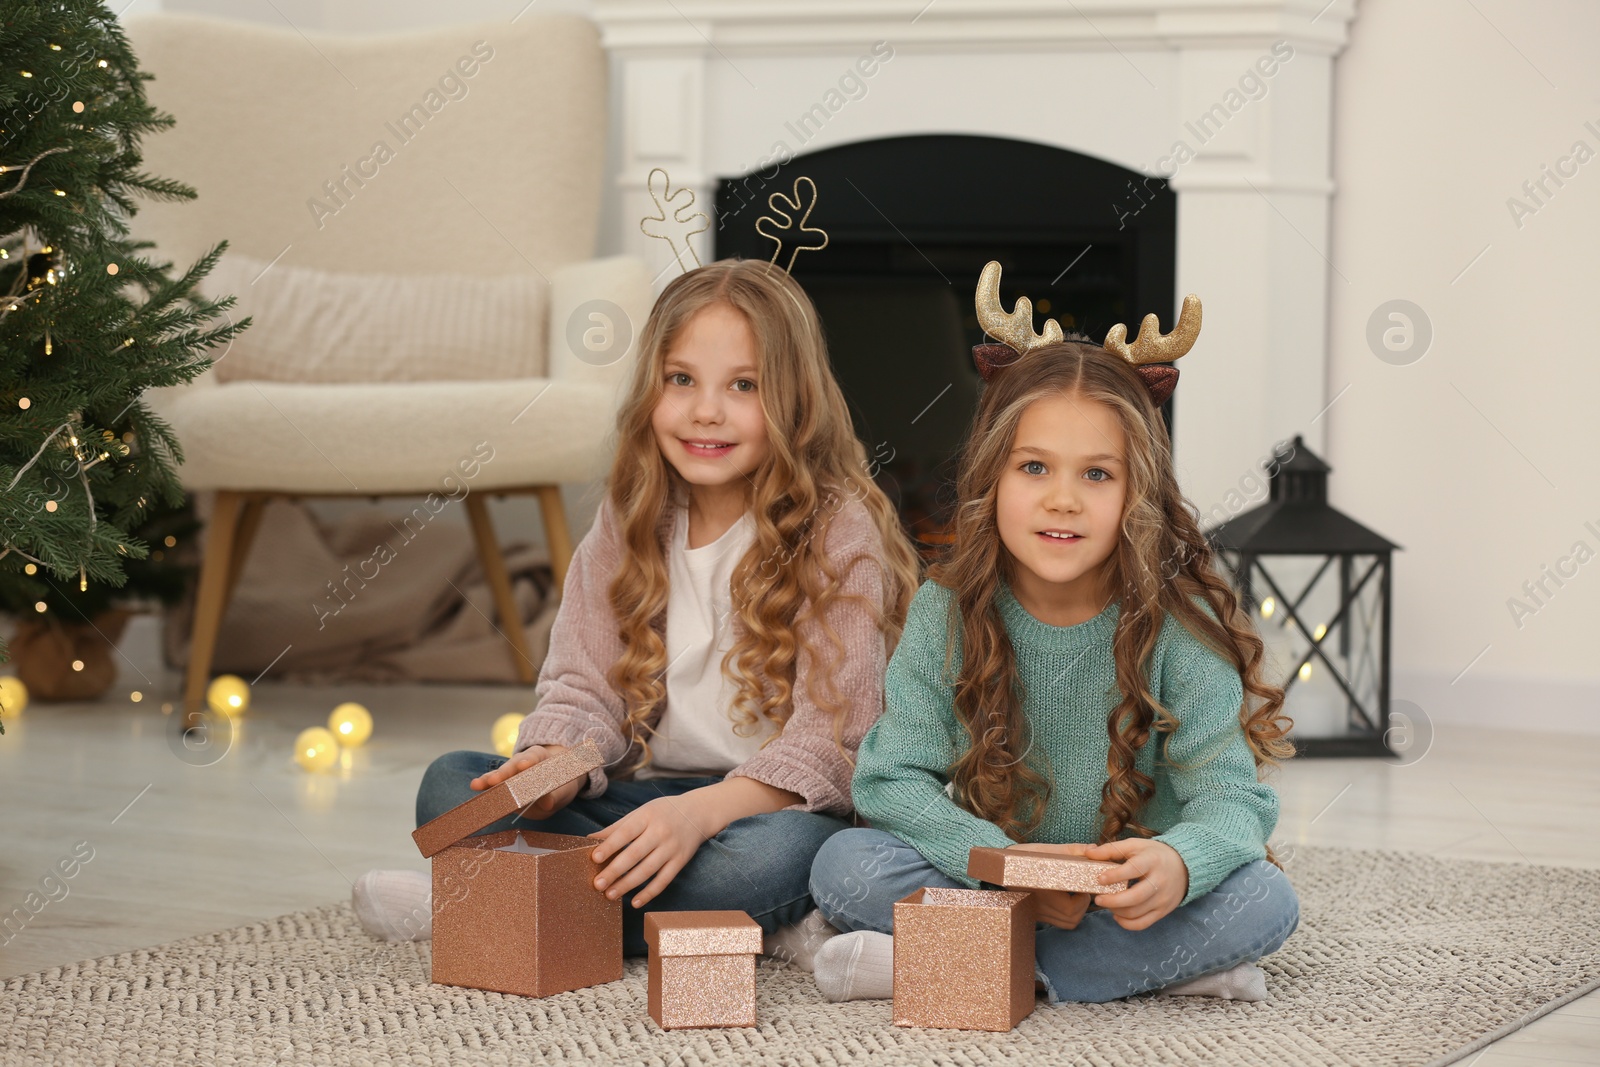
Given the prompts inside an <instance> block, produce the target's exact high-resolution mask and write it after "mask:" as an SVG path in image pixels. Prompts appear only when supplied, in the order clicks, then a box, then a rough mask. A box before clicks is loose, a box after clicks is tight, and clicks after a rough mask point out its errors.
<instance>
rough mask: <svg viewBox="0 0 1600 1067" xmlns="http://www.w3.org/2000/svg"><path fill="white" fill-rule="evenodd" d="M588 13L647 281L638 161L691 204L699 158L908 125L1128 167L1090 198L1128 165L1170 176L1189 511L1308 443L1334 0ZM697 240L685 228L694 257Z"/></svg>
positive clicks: (718, 7) (1315, 437) (1339, 13)
mask: <svg viewBox="0 0 1600 1067" xmlns="http://www.w3.org/2000/svg"><path fill="white" fill-rule="evenodd" d="M1319 8H1321V10H1320V11H1319ZM593 14H594V18H595V20H596V21H597V22H598V23H599V24H600V26H601V27H602V32H603V35H604V40H605V43H606V46H607V48H608V50H609V51H610V53H611V55H612V57H613V62H614V71H613V85H614V87H615V90H616V92H617V93H618V94H619V98H618V100H617V102H616V105H615V108H616V113H617V114H618V115H619V117H620V123H619V130H618V133H617V138H618V141H617V145H616V152H615V164H616V170H615V182H616V187H617V196H618V202H619V208H618V211H619V215H620V218H621V219H623V220H624V222H623V224H622V242H623V247H624V250H626V251H631V252H636V253H637V254H639V255H642V256H644V257H646V258H647V259H648V260H650V261H651V262H653V263H655V264H656V265H657V266H658V267H659V268H661V269H662V270H663V271H664V273H663V275H662V282H663V283H664V281H665V279H666V278H667V277H670V273H665V272H666V270H667V268H668V267H669V266H670V264H671V258H670V257H671V253H670V251H669V250H668V248H667V247H666V245H665V244H664V243H663V242H660V241H655V240H652V239H650V238H647V237H645V236H644V235H643V234H641V233H640V232H639V231H638V229H637V228H636V227H635V226H634V225H633V224H632V220H637V219H639V218H640V217H642V216H643V215H645V214H647V213H649V210H650V200H649V196H648V193H647V192H646V190H645V181H646V178H647V175H648V173H649V172H650V170H651V169H652V168H653V167H664V168H666V170H667V171H668V172H669V173H670V174H671V176H672V181H673V184H674V185H675V186H678V185H684V186H688V187H690V188H693V189H695V190H696V193H697V196H698V198H699V203H700V205H701V206H702V207H704V208H706V210H707V212H708V214H709V213H710V205H711V203H712V192H713V189H714V187H715V185H716V182H717V180H718V179H720V178H729V177H734V176H738V175H743V174H747V173H750V172H752V171H759V170H761V169H763V168H769V167H771V165H772V164H773V163H775V162H781V161H782V160H783V159H784V158H785V153H787V154H789V155H793V156H802V155H803V154H805V153H807V152H811V151H815V150H817V149H821V148H828V147H833V146H837V145H843V144H849V143H853V142H859V141H867V140H875V139H878V138H883V137H892V136H897V135H903V134H925V133H962V134H984V135H989V136H995V137H1009V138H1015V139H1018V140H1023V141H1031V142H1036V143H1040V144H1046V145H1053V146H1057V147H1061V148H1067V149H1072V150H1074V151H1076V152H1080V153H1084V154H1086V155H1090V156H1094V157H1097V158H1100V159H1103V160H1106V161H1109V162H1112V163H1115V164H1118V165H1120V166H1122V167H1125V168H1127V169H1128V170H1129V171H1131V172H1134V173H1133V174H1130V184H1129V187H1128V193H1127V196H1126V197H1125V198H1124V200H1123V201H1122V202H1121V203H1120V204H1107V205H1106V212H1107V214H1108V217H1117V215H1118V213H1119V212H1135V211H1137V210H1138V205H1139V204H1140V203H1141V200H1140V198H1139V188H1138V184H1139V183H1138V181H1137V180H1136V179H1137V177H1138V176H1139V175H1150V176H1155V177H1165V178H1168V180H1169V183H1170V186H1171V188H1172V190H1173V191H1174V192H1175V193H1176V195H1177V203H1178V211H1177V278H1176V282H1177V287H1176V291H1177V293H1178V295H1179V296H1180V297H1181V295H1182V294H1184V293H1189V292H1193V293H1198V294H1199V295H1200V297H1201V299H1202V300H1203V302H1204V307H1205V326H1204V330H1203V331H1202V334H1201V341H1200V343H1199V344H1198V345H1197V346H1196V348H1195V350H1194V352H1193V353H1191V354H1190V355H1189V356H1187V357H1185V358H1184V360H1183V361H1182V362H1180V363H1179V364H1178V367H1179V369H1180V371H1181V372H1182V380H1181V383H1180V385H1179V388H1178V392H1177V397H1176V400H1175V428H1174V432H1175V438H1176V439H1175V441H1174V448H1175V451H1176V453H1177V455H1178V460H1179V473H1180V477H1181V478H1182V481H1183V486H1184V490H1185V492H1186V494H1187V495H1188V496H1189V497H1190V498H1191V499H1192V500H1193V501H1194V502H1195V503H1196V504H1197V505H1198V506H1199V507H1200V509H1201V510H1202V512H1206V511H1208V510H1210V509H1212V508H1213V507H1214V506H1215V505H1217V504H1219V503H1220V502H1223V501H1224V500H1226V499H1228V497H1229V493H1230V490H1234V491H1237V490H1238V489H1239V484H1240V481H1241V479H1242V478H1245V477H1246V476H1248V475H1249V474H1250V473H1251V472H1252V470H1253V469H1254V468H1255V467H1257V466H1258V464H1259V463H1261V462H1262V461H1263V460H1265V459H1266V458H1267V457H1268V456H1269V454H1270V449H1271V446H1272V444H1273V443H1274V442H1276V441H1279V440H1283V439H1287V438H1290V437H1292V436H1293V435H1294V434H1296V433H1299V434H1301V435H1303V436H1304V438H1305V439H1306V443H1307V444H1308V445H1309V446H1310V447H1311V448H1312V449H1314V450H1319V451H1320V450H1322V449H1323V448H1324V445H1325V442H1324V439H1323V430H1324V427H1325V426H1326V420H1324V419H1323V418H1322V417H1321V415H1322V412H1323V410H1324V409H1325V407H1326V405H1327V404H1329V402H1330V401H1331V400H1332V399H1333V396H1332V395H1331V394H1330V392H1329V389H1328V384H1327V373H1326V369H1327V356H1328V338H1327V308H1328V289H1329V282H1330V276H1331V274H1332V270H1333V268H1332V266H1331V264H1330V262H1329V259H1328V232H1329V227H1328V214H1329V201H1330V198H1331V197H1332V195H1333V183H1332V180H1331V177H1330V160H1329V145H1330V129H1331V125H1332V118H1333V116H1332V110H1331V109H1332V92H1331V90H1332V69H1333V59H1334V57H1335V56H1336V55H1337V54H1338V52H1339V51H1340V50H1341V49H1342V48H1343V47H1344V45H1345V43H1346V39H1347V28H1348V23H1349V21H1350V20H1351V19H1352V18H1353V17H1354V14H1355V5H1354V2H1353V0H1332V2H1330V3H1328V4H1327V5H1326V6H1325V7H1324V6H1323V4H1322V3H1321V0H1315V2H1300V0H1231V2H1228V0H1219V2H1202V0H1165V2H1155V3H1146V2H1140V0H1082V2H1080V3H1070V2H1065V3H1064V2H1058V0H933V2H932V3H928V2H926V0H671V2H668V0H594V8H593ZM976 162H977V161H975V163H976ZM822 195H826V193H824V194H822ZM951 210H952V211H955V212H959V211H960V210H961V209H960V205H959V204H953V205H952V206H951ZM883 211H884V213H885V215H886V216H887V217H888V218H889V219H890V220H891V221H892V218H893V206H892V205H890V204H885V205H883ZM710 237H711V234H710V233H704V234H701V235H699V236H698V237H697V238H695V239H694V240H695V242H696V244H697V249H698V252H699V254H700V256H701V258H702V260H707V259H709V258H710V254H711V243H710V240H709V238H710ZM1065 266H1066V264H1063V267H1065ZM976 281H977V279H976V278H973V279H972V282H973V284H974V285H976ZM1128 325H1129V327H1130V330H1131V329H1135V328H1137V323H1136V322H1130V323H1129V324H1128ZM1162 326H1163V328H1164V329H1165V328H1170V326H1171V324H1170V322H1166V321H1163V323H1162ZM1234 496H1235V498H1236V497H1237V492H1235V494H1234Z"/></svg>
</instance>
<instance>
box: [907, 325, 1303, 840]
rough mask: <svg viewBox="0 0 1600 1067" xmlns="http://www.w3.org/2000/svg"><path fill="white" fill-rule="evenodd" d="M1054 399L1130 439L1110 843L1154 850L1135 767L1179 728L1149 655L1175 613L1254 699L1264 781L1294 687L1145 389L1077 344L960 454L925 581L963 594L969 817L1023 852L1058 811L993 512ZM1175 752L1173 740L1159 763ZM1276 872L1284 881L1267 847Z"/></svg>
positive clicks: (1106, 358)
mask: <svg viewBox="0 0 1600 1067" xmlns="http://www.w3.org/2000/svg"><path fill="white" fill-rule="evenodd" d="M1057 395H1061V396H1073V397H1078V398H1082V399H1083V400H1085V401H1088V402H1093V403H1099V404H1103V405H1105V406H1106V407H1107V408H1109V409H1110V410H1111V411H1112V412H1113V414H1114V415H1115V416H1116V418H1117V419H1118V421H1119V423H1120V424H1121V426H1122V430H1123V433H1124V436H1125V438H1126V440H1127V447H1128V454H1127V456H1126V457H1125V460H1126V466H1127V472H1128V474H1127V478H1128V484H1127V486H1126V501H1125V503H1124V508H1123V515H1122V523H1121V533H1120V536H1119V538H1118V543H1117V547H1116V550H1115V551H1114V552H1113V553H1112V554H1111V556H1110V558H1109V559H1107V560H1106V562H1105V567H1106V568H1107V571H1106V573H1105V575H1104V578H1105V586H1106V588H1107V589H1109V590H1112V591H1113V595H1114V596H1118V597H1119V598H1120V601H1121V603H1120V607H1119V612H1118V618H1117V627H1116V633H1115V636H1114V638H1113V645H1112V652H1113V657H1114V659H1115V661H1116V676H1117V688H1118V690H1119V691H1120V692H1121V693H1122V694H1123V696H1122V700H1121V702H1120V703H1118V705H1117V706H1116V708H1115V709H1113V710H1112V712H1111V714H1110V715H1109V716H1108V717H1107V719H1106V732H1107V735H1108V737H1109V739H1110V752H1109V754H1108V756H1107V767H1106V771H1107V779H1106V782H1105V785H1104V787H1103V788H1102V790H1101V803H1100V811H1101V814H1102V816H1103V821H1102V824H1101V828H1100V838H1099V842H1098V843H1101V844H1104V843H1106V842H1109V841H1114V840H1116V839H1117V838H1118V837H1120V836H1122V834H1123V832H1124V830H1127V831H1131V832H1132V833H1133V834H1135V835H1137V836H1139V837H1153V836H1155V831H1153V830H1151V829H1150V828H1149V827H1147V826H1145V825H1143V824H1142V823H1140V822H1139V821H1138V819H1137V815H1138V814H1139V813H1140V812H1141V811H1142V809H1143V808H1144V805H1145V803H1146V802H1147V801H1148V800H1149V799H1150V798H1151V797H1152V796H1154V794H1155V782H1154V780H1153V779H1152V778H1151V777H1150V776H1149V775H1146V774H1144V773H1143V772H1141V771H1139V770H1138V769H1137V768H1136V767H1135V760H1136V759H1137V758H1138V755H1139V752H1140V750H1141V749H1143V748H1144V746H1145V744H1146V742H1148V741H1149V740H1150V737H1151V734H1152V733H1157V734H1165V735H1169V739H1170V735H1171V734H1172V732H1173V731H1175V730H1176V729H1177V728H1178V720H1177V718H1176V717H1175V716H1174V715H1173V714H1172V713H1171V711H1169V710H1168V709H1167V708H1166V707H1164V706H1162V705H1161V704H1160V703H1159V702H1158V701H1156V699H1155V698H1154V696H1152V695H1151V693H1150V689H1149V686H1148V685H1147V682H1146V679H1147V669H1148V664H1149V660H1150V655H1151V653H1152V651H1153V650H1154V648H1155V644H1156V639H1157V637H1158V636H1159V635H1160V633H1161V627H1162V623H1163V620H1164V619H1165V617H1166V616H1167V615H1168V614H1171V615H1174V616H1176V618H1177V620H1178V621H1179V622H1180V623H1181V624H1182V625H1184V626H1185V627H1187V628H1188V630H1189V631H1190V632H1191V633H1193V634H1194V635H1195V636H1196V637H1198V638H1199V639H1200V640H1201V641H1202V642H1204V643H1205V644H1206V645H1207V646H1208V647H1210V648H1211V649H1212V650H1214V651H1215V652H1216V653H1217V654H1218V655H1220V656H1221V657H1222V658H1224V659H1225V660H1227V661H1228V662H1229V663H1231V664H1232V665H1233V666H1234V667H1235V669H1237V670H1238V672H1239V675H1240V678H1241V680H1242V681H1243V684H1244V691H1245V699H1244V704H1243V706H1242V707H1241V708H1240V711H1239V721H1240V725H1241V726H1242V727H1243V730H1244V736H1245V740H1246V742H1247V743H1248V744H1249V746H1250V750H1251V752H1252V754H1253V755H1254V757H1255V762H1256V767H1257V772H1258V777H1259V774H1260V771H1261V768H1262V767H1264V766H1276V765H1277V763H1278V761H1279V760H1281V759H1287V758H1289V757H1291V756H1293V755H1294V745H1293V743H1292V742H1290V741H1289V740H1287V738H1286V737H1285V735H1286V734H1287V733H1288V729H1289V726H1290V725H1292V723H1291V721H1290V720H1289V719H1287V718H1286V717H1283V716H1282V715H1281V714H1280V713H1281V711H1282V708H1283V697H1284V694H1283V689H1282V688H1281V687H1278V686H1274V685H1270V684H1268V683H1267V682H1266V681H1265V680H1264V679H1263V677H1262V661H1263V658H1264V646H1263V644H1262V641H1261V638H1260V636H1259V635H1258V634H1257V633H1256V631H1255V629H1254V627H1253V625H1252V624H1251V622H1250V620H1249V618H1248V616H1247V615H1246V614H1245V612H1244V611H1243V610H1242V609H1241V607H1240V605H1239V597H1238V594H1237V593H1236V592H1235V591H1234V589H1233V587H1232V586H1231V585H1230V584H1229V583H1228V582H1227V581H1225V580H1224V579H1223V578H1222V577H1221V575H1220V574H1219V572H1218V569H1217V566H1216V561H1215V558H1214V554H1213V552H1212V549H1211V546H1210V544H1209V543H1208V542H1207V541H1206V538H1205V536H1204V535H1203V534H1202V533H1201V532H1200V527H1199V524H1198V522H1197V519H1196V516H1197V514H1198V512H1197V511H1194V510H1193V509H1192V505H1190V504H1189V503H1188V502H1187V501H1186V500H1185V499H1184V498H1183V495H1182V493H1181V492H1180V491H1179V489H1178V482H1177V478H1176V476H1175V475H1174V473H1173V469H1172V448H1171V443H1170V441H1169V440H1168V437H1167V431H1166V426H1165V425H1164V424H1163V422H1162V421H1161V417H1160V413H1159V411H1158V410H1157V408H1156V405H1155V403H1154V402H1153V401H1152V399H1151V397H1150V394H1149V392H1148V390H1147V389H1146V387H1145V385H1144V383H1143V381H1142V380H1141V379H1140V378H1139V376H1138V374H1137V373H1135V371H1134V370H1133V368H1132V366H1131V365H1130V364H1129V363H1128V362H1127V361H1125V360H1123V359H1122V358H1120V357H1118V356H1116V355H1114V354H1112V353H1110V352H1108V351H1106V350H1105V349H1104V348H1103V347H1101V346H1100V345H1097V344H1095V343H1094V342H1093V341H1092V340H1090V339H1089V338H1087V337H1084V336H1082V335H1080V334H1071V335H1069V336H1068V337H1067V339H1066V340H1065V341H1064V342H1062V343H1057V344H1052V345H1048V346H1046V347H1043V348H1039V349H1035V350H1034V351H1032V352H1029V353H1028V354H1027V355H1026V356H1024V357H1022V358H1021V359H1020V360H1018V362H1017V363H1016V364H1014V365H1012V366H1010V367H1008V368H1006V369H1004V370H1001V371H1000V372H999V373H998V374H996V375H995V376H994V378H993V380H992V381H991V382H990V383H989V384H988V386H987V388H986V389H985V391H984V394H983V397H982V399H981V401H980V402H979V405H978V412H977V415H976V416H975V417H974V421H973V427H972V431H971V436H970V437H969V439H968V442H967V445H966V447H965V449H964V451H963V453H962V457H961V461H960V467H959V473H958V475H957V496H958V500H959V504H958V511H957V515H956V529H955V540H954V543H953V545H952V547H951V549H950V550H949V552H948V554H947V555H946V557H945V558H944V559H943V560H942V561H941V562H939V563H938V564H936V565H935V566H933V567H932V568H930V570H929V572H928V577H929V578H930V579H932V580H934V581H936V582H938V583H939V584H940V585H942V586H945V587H946V588H948V589H950V590H952V591H953V593H954V595H953V597H952V598H951V620H950V625H951V647H950V649H949V650H948V651H947V663H949V662H953V659H952V657H953V653H954V634H955V628H956V627H957V626H959V628H960V635H961V648H962V664H961V669H960V672H959V676H958V677H957V679H956V681H955V703H956V718H957V719H958V720H959V721H960V723H961V724H962V726H963V727H964V729H965V731H966V734H967V737H968V741H969V745H968V747H967V749H966V751H965V752H963V753H962V754H961V755H960V756H959V757H958V758H957V760H956V762H955V764H954V765H953V766H952V767H951V769H950V776H951V779H952V781H953V782H954V784H955V795H956V798H957V800H958V802H959V803H961V804H962V805H963V806H964V807H965V808H967V810H969V811H971V812H973V813H974V814H975V815H978V816H980V817H981V818H984V819H987V820H989V821H990V822H993V823H995V824H996V825H997V826H999V827H1000V828H1001V829H1002V830H1004V831H1005V832H1006V833H1007V834H1008V835H1009V836H1012V837H1014V838H1018V839H1021V838H1022V837H1023V836H1024V835H1026V834H1027V833H1029V832H1031V831H1032V830H1033V829H1034V828H1036V827H1037V826H1038V824H1039V821H1040V820H1041V819H1042V818H1043V815H1044V809H1045V806H1046V804H1047V803H1048V801H1049V796H1050V789H1051V787H1050V779H1049V777H1048V773H1049V772H1048V769H1041V768H1040V767H1038V766H1036V765H1033V764H1032V763H1030V761H1029V758H1028V757H1029V747H1028V729H1029V727H1028V723H1027V721H1026V719H1025V717H1024V715H1023V711H1022V701H1021V683H1020V679H1019V676H1018V672H1017V663H1016V656H1015V653H1014V651H1013V649H1012V646H1011V641H1010V639H1009V637H1008V636H1007V632H1006V628H1005V623H1004V621H1003V620H1002V618H1001V616H1000V611H999V607H998V606H997V604H996V601H995V594H996V592H997V590H998V589H999V585H1000V582H1001V580H1002V578H1003V579H1004V580H1005V581H1007V582H1008V583H1009V582H1011V581H1012V579H1013V575H1014V574H1015V567H1016V564H1015V561H1014V559H1013V558H1012V556H1011V554H1010V553H1009V552H1008V551H1007V550H1006V548H1005V545H1004V544H1003V542H1002V541H1001V540H1000V534H999V529H998V527H997V525H996V519H995V508H996V497H997V493H998V487H999V483H1000V476H1001V473H1002V472H1003V471H1004V470H1005V468H1006V464H1007V461H1008V458H1009V457H1010V454H1011V450H1012V448H1013V447H1014V445H1015V442H1016V435H1017V426H1018V424H1019V423H1020V422H1021V420H1022V415H1023V412H1024V411H1026V410H1027V408H1028V406H1029V405H1031V404H1032V403H1034V402H1035V401H1037V400H1040V399H1042V398H1044V397H1048V396H1057ZM1196 596H1198V597H1201V598H1202V599H1203V600H1204V602H1205V603H1206V604H1208V605H1210V608H1211V610H1212V611H1213V612H1214V613H1215V618H1212V617H1211V616H1210V615H1208V614H1206V612H1205V611H1204V610H1202V609H1201V608H1200V606H1199V605H1197V604H1196V603H1195V601H1194V600H1193V599H1192V598H1193V597H1196ZM1252 704H1253V705H1254V706H1253V707H1252ZM1280 723H1282V724H1283V725H1280ZM1166 748H1167V742H1163V743H1162V748H1161V755H1162V758H1163V759H1166ZM1267 859H1268V861H1269V862H1271V863H1273V864H1274V865H1276V866H1278V867H1280V868H1281V867H1282V864H1281V863H1279V862H1278V859H1277V857H1276V856H1274V855H1273V852H1272V849H1271V847H1270V846H1268V848H1267Z"/></svg>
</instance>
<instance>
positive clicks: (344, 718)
mask: <svg viewBox="0 0 1600 1067" xmlns="http://www.w3.org/2000/svg"><path fill="white" fill-rule="evenodd" d="M328 729H329V730H331V731H333V736H334V737H335V738H336V739H337V740H338V742H339V743H340V744H341V745H346V746H348V747H350V748H359V747H360V746H362V745H364V744H366V742H367V738H369V737H371V736H372V713H371V712H370V711H368V710H367V709H366V708H364V707H362V706H361V705H360V704H356V703H344V704H340V705H339V706H338V707H336V708H334V709H333V714H331V715H329V716H328Z"/></svg>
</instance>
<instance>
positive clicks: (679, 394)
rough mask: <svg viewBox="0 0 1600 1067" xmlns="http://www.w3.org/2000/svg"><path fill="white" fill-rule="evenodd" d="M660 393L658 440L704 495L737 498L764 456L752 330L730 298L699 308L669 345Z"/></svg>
mask: <svg viewBox="0 0 1600 1067" xmlns="http://www.w3.org/2000/svg"><path fill="white" fill-rule="evenodd" d="M662 375H663V381H662V390H661V399H660V400H658V401H656V406H655V411H654V412H653V413H652V414H651V416H650V425H651V427H652V428H653V429H654V431H655V435H656V444H657V446H659V447H660V449H661V454H662V455H663V456H665V457H666V458H667V462H668V463H670V464H672V466H673V469H674V470H676V471H677V472H678V473H679V474H680V475H682V476H683V479H684V481H686V482H688V483H689V485H690V490H689V491H690V493H691V495H693V496H696V497H698V498H700V499H701V501H702V502H705V501H706V500H707V499H708V498H718V497H721V496H724V495H726V494H737V495H739V496H740V497H741V498H742V496H743V494H744V492H745V487H746V486H747V485H748V484H749V478H750V475H751V474H753V473H754V472H755V470H756V469H757V468H759V467H760V466H761V464H762V462H763V461H765V460H766V458H767V451H768V448H767V421H766V417H765V415H763V414H762V411H761V399H760V396H759V395H758V389H759V387H760V382H759V380H758V374H757V358H756V342H755V336H754V335H753V334H752V333H751V332H750V324H749V322H747V321H746V320H745V317H744V314H743V313H742V312H740V311H738V310H737V309H735V308H734V307H733V306H732V305H730V304H721V303H719V304H711V305H708V306H707V307H705V308H702V309H701V310H700V311H699V312H697V313H696V314H695V315H694V317H693V318H691V319H690V320H689V322H688V323H687V325H685V326H684V328H683V329H682V330H681V331H680V332H679V334H678V337H677V340H676V341H675V342H674V343H673V345H672V347H671V348H670V349H668V350H667V355H666V361H665V365H664V367H663V368H662Z"/></svg>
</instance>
